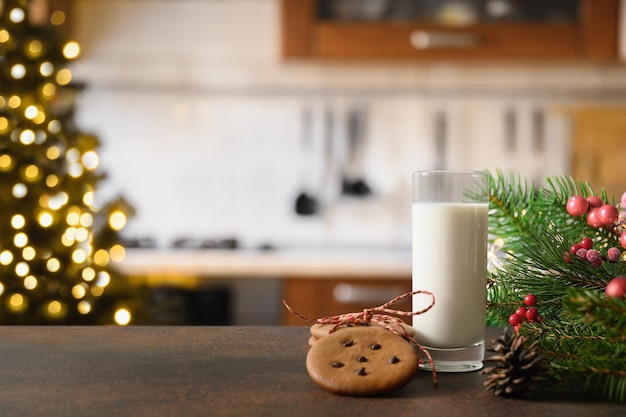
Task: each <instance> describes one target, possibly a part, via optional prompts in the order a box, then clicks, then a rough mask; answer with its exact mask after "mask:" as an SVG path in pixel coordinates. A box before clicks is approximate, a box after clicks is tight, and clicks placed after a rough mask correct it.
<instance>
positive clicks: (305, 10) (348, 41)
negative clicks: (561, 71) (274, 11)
mask: <svg viewBox="0 0 626 417" xmlns="http://www.w3.org/2000/svg"><path fill="white" fill-rule="evenodd" d="M332 1H333V0H281V22H282V54H283V57H284V58H285V59H290V58H315V59H356V60H406V59H408V60H411V59H413V60H423V61H428V60H447V61H450V60H477V61H478V60H554V59H561V60H588V61H609V62H610V61H614V60H617V57H618V52H617V50H618V16H619V3H620V2H619V0H578V1H575V0H571V1H570V5H571V4H574V6H570V8H572V9H573V12H572V13H571V14H572V16H571V18H569V19H567V18H565V19H554V20H551V19H538V20H524V19H515V18H511V19H508V20H507V19H500V20H498V19H482V18H481V19H475V20H471V21H464V22H461V23H463V24H460V23H458V22H457V24H442V23H438V22H437V21H436V20H433V19H428V18H424V19H421V18H411V19H389V18H385V17H384V16H382V17H381V18H380V19H358V18H356V19H335V18H333V16H332V15H331V16H329V15H328V12H327V10H326V9H328V7H329V6H328V5H329V4H330V2H332ZM334 1H341V0H334ZM390 1H393V0H390ZM416 1H418V0H416ZM517 1H518V2H520V3H524V1H522V0H517ZM485 2H486V0H483V2H482V3H485ZM429 3H431V4H432V3H433V2H432V1H431V2H429ZM441 3H451V2H450V1H447V2H446V1H445V0H441ZM456 3H459V2H456ZM465 3H466V4H468V3H471V2H465ZM474 3H481V2H480V1H478V2H474ZM532 3H535V4H537V3H542V2H541V1H535V2H532ZM559 3H561V4H563V3H567V2H563V1H560V2H559ZM485 4H486V3H485ZM483 9H484V7H483Z"/></svg>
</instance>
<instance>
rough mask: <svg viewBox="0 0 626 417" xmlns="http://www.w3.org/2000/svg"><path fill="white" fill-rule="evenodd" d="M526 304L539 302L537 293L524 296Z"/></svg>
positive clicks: (531, 304) (530, 304) (530, 305)
mask: <svg viewBox="0 0 626 417" xmlns="http://www.w3.org/2000/svg"><path fill="white" fill-rule="evenodd" d="M524 304H526V305H527V306H529V307H532V306H534V305H535V304H537V296H536V295H535V294H528V295H527V296H526V297H524Z"/></svg>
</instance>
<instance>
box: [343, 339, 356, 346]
mask: <svg viewBox="0 0 626 417" xmlns="http://www.w3.org/2000/svg"><path fill="white" fill-rule="evenodd" d="M342 345H343V347H350V346H352V345H354V340H346V341H345V342H343V343H342Z"/></svg>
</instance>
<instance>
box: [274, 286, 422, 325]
mask: <svg viewBox="0 0 626 417" xmlns="http://www.w3.org/2000/svg"><path fill="white" fill-rule="evenodd" d="M283 291H284V299H285V301H286V302H287V303H288V304H289V306H290V307H291V308H292V309H293V310H294V311H296V312H298V313H299V314H302V315H304V316H305V317H307V318H309V319H312V320H316V319H319V318H322V317H329V316H335V315H338V314H344V313H354V312H360V311H363V310H364V309H366V308H371V307H378V306H379V305H381V304H384V303H386V302H388V301H390V300H392V299H393V298H395V297H397V296H399V295H402V294H404V293H407V292H409V291H411V278H410V277H407V278H406V279H385V278H381V279H353V278H348V279H341V278H339V277H338V278H337V279H327V278H319V279H315V278H289V279H286V280H285V282H284V287H283ZM390 308H392V309H395V310H404V311H410V310H411V298H410V297H407V298H404V299H402V300H401V301H399V302H398V303H395V304H394V305H392V306H390ZM405 321H406V322H407V323H410V318H407V319H406V320H405ZM282 323H283V324H286V325H297V326H306V325H308V323H307V322H306V321H304V320H302V319H300V318H299V317H296V316H294V315H292V314H291V313H290V312H289V311H287V310H286V309H285V311H284V312H283V319H282Z"/></svg>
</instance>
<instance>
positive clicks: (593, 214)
mask: <svg viewBox="0 0 626 417" xmlns="http://www.w3.org/2000/svg"><path fill="white" fill-rule="evenodd" d="M599 211H600V209H599V208H597V207H596V208H592V209H591V210H589V213H587V224H588V225H589V226H591V227H602V226H603V225H604V223H602V221H600V216H599Z"/></svg>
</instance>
